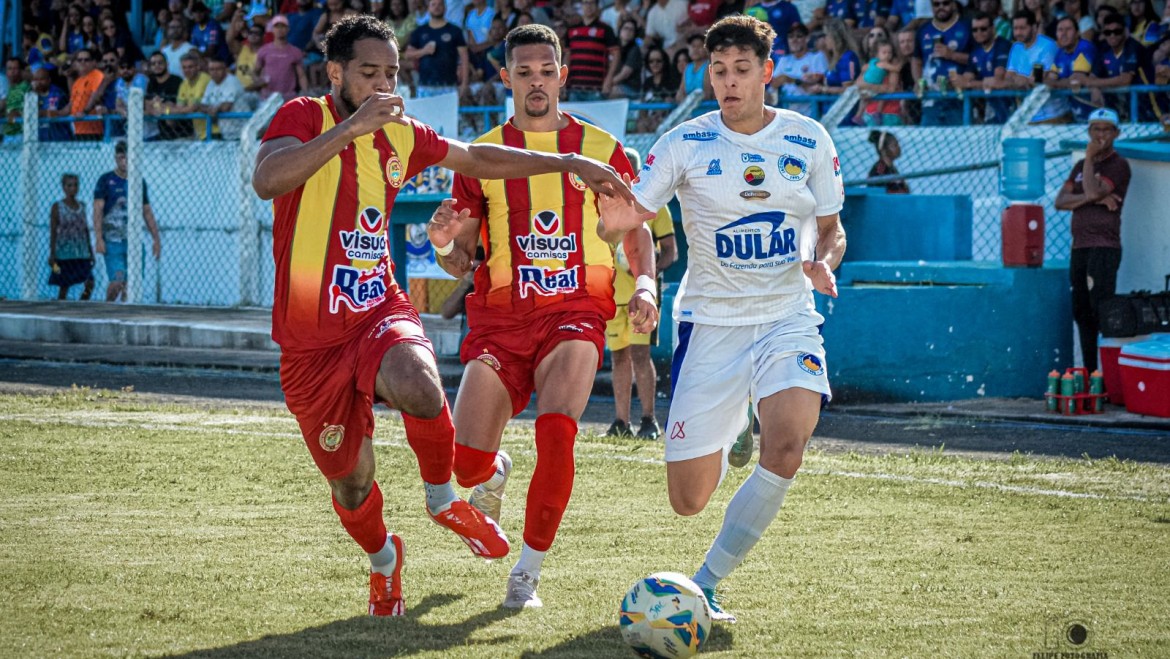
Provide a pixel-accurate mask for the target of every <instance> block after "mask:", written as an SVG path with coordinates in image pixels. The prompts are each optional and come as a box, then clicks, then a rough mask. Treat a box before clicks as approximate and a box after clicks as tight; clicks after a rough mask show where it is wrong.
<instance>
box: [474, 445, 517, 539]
mask: <svg viewBox="0 0 1170 659" xmlns="http://www.w3.org/2000/svg"><path fill="white" fill-rule="evenodd" d="M496 456H497V458H498V459H497V460H496V474H497V475H502V476H503V480H502V481H501V482H500V484H499V485H498V486H496V487H490V488H489V487H488V486H487V483H480V484H479V485H476V486H475V489H473V490H472V491H471V496H469V497H467V503H469V504H471V507H472V508H475V509H476V510H478V511H479V512H481V513H483V514H484V515H485V516H487V518H488V519H492V520H495V521H497V522H498V521H499V520H500V506H501V505H502V504H503V503H504V486H505V485H507V484H508V474H510V473H512V458H511V457H510V456H509V455H508V454H507V453H505V452H503V451H500V452H498V453H497V454H496ZM493 478H495V477H494V476H493Z"/></svg>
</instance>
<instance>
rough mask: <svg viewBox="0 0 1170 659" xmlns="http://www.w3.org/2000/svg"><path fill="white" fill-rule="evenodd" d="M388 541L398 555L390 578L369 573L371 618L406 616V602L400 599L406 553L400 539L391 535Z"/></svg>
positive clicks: (376, 573)
mask: <svg viewBox="0 0 1170 659" xmlns="http://www.w3.org/2000/svg"><path fill="white" fill-rule="evenodd" d="M390 541H391V542H393V543H394V551H395V553H397V554H398V561H397V563H396V564H395V565H394V574H393V575H391V576H390V577H387V576H386V575H384V574H380V573H378V572H371V573H370V615H372V616H401V615H406V600H405V599H403V598H402V562H403V560H404V559H405V557H406V552H405V550H404V549H403V547H402V538H399V537H398V536H396V535H394V534H391V535H390Z"/></svg>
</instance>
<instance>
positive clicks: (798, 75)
mask: <svg viewBox="0 0 1170 659" xmlns="http://www.w3.org/2000/svg"><path fill="white" fill-rule="evenodd" d="M828 70H829V62H828V61H827V60H825V54H824V53H822V52H821V51H819V50H810V51H808V52H806V53H805V54H804V57H800V58H798V57H796V56H795V55H784V56H783V57H781V58H780V61H779V62H778V63H777V64H776V70H775V72H774V73H773V74H772V79H773V80H774V79H775V78H776V77H777V76H781V75H783V76H788V77H789V78H792V79H793V80H800V79H802V78H804V76H805V75H807V74H809V73H820V74H824V73H826V72H827V71H828ZM780 91H781V92H783V93H784V94H786V95H790V96H791V95H794V96H804V95H807V94H808V92H807V91H805V90H804V89H802V88H801V87H800V85H797V84H795V83H791V82H788V83H785V84H784V85H783V86H782V87H781V88H780ZM784 107H786V108H788V109H789V110H792V111H793V112H799V113H801V114H812V109H813V108H812V104H810V103H792V104H788V103H785V105H784Z"/></svg>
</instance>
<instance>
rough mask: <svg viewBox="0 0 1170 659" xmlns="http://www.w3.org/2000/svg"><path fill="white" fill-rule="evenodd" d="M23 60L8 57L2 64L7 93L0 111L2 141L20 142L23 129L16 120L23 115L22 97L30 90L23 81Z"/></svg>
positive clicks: (27, 84)
mask: <svg viewBox="0 0 1170 659" xmlns="http://www.w3.org/2000/svg"><path fill="white" fill-rule="evenodd" d="M24 69H25V66H24V60H22V59H20V58H19V57H10V58H8V60H7V61H6V62H5V63H4V77H5V79H6V80H7V81H8V93H6V94H5V95H4V101H3V104H2V107H0V111H2V112H3V113H4V115H5V118H6V122H5V124H4V141H5V142H15V141H19V140H20V136H21V133H22V131H23V129H22V128H21V125H20V124H19V123H17V119H19V118H20V116H21V114H23V113H24V97H25V95H26V94H28V91H29V90H30V89H32V85H30V84H29V83H28V82H27V81H26V80H25V79H24Z"/></svg>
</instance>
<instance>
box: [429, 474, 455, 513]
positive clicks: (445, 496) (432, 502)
mask: <svg viewBox="0 0 1170 659" xmlns="http://www.w3.org/2000/svg"><path fill="white" fill-rule="evenodd" d="M423 489H424V490H426V493H427V510H429V511H430V513H431V514H432V515H438V514H439V513H441V512H443V511H444V510H446V509H448V508H450V507H451V504H453V503H455V499H456V498H458V497H456V496H455V488H453V487H451V481H447V482H446V483H440V484H438V485H435V484H432V483H427V482H426V481H423Z"/></svg>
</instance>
